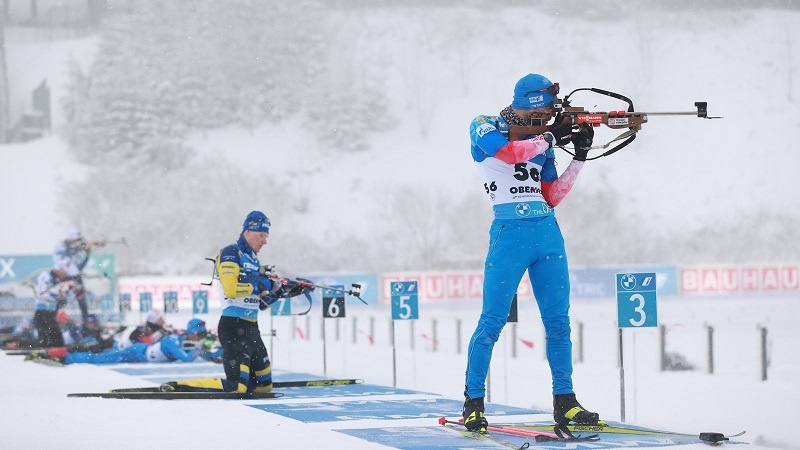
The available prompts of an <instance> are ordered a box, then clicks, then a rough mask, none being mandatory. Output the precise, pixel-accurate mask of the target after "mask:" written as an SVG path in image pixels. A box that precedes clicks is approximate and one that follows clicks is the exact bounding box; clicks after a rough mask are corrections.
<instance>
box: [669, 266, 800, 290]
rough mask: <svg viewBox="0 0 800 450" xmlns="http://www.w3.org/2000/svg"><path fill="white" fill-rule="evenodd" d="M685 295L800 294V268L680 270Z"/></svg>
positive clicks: (703, 268) (690, 268)
mask: <svg viewBox="0 0 800 450" xmlns="http://www.w3.org/2000/svg"><path fill="white" fill-rule="evenodd" d="M680 280H681V283H680V286H681V293H683V294H731V293H739V294H771V293H783V292H798V291H800V265H798V264H766V265H748V266H715V265H709V266H694V267H682V268H681V269H680Z"/></svg>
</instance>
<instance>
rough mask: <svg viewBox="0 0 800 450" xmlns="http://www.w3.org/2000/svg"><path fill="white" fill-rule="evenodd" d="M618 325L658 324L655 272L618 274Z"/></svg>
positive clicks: (637, 326) (622, 326) (636, 326)
mask: <svg viewBox="0 0 800 450" xmlns="http://www.w3.org/2000/svg"><path fill="white" fill-rule="evenodd" d="M617 325H618V326H619V328H625V327H635V328H642V327H656V326H658V316H657V308H656V274H655V273H618V274H617Z"/></svg>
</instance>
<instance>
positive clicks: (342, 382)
mask: <svg viewBox="0 0 800 450" xmlns="http://www.w3.org/2000/svg"><path fill="white" fill-rule="evenodd" d="M363 382H364V380H360V379H357V378H343V379H333V380H295V381H275V382H273V383H272V387H273V388H278V389H280V388H293V387H318V386H346V385H349V384H360V383H363ZM109 392H112V393H122V392H160V388H159V387H157V386H156V387H139V388H120V389H111V391H109Z"/></svg>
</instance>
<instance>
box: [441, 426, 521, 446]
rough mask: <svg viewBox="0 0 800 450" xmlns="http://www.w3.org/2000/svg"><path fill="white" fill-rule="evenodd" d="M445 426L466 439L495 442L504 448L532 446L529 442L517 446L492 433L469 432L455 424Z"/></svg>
mask: <svg viewBox="0 0 800 450" xmlns="http://www.w3.org/2000/svg"><path fill="white" fill-rule="evenodd" d="M444 426H445V427H446V428H449V429H451V430H453V431H455V432H456V433H458V434H460V435H462V436H464V437H467V438H470V439H475V440H478V441H484V442H486V441H488V442H494V443H496V444H499V445H502V446H503V447H507V448H513V449H514V450H523V449H527V448H530V446H531V444H530V443H528V442H525V443H524V444H522V445H517V444H515V443H513V442H509V441H506V440H505V439H502V438H500V437H498V436H495V435H493V434H490V433H481V432H479V431H469V430H467V429H466V428H464V427H460V426H456V425H453V424H450V423H445V424H444Z"/></svg>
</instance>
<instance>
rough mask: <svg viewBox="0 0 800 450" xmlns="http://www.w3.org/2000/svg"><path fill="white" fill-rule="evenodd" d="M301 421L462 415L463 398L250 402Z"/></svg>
mask: <svg viewBox="0 0 800 450" xmlns="http://www.w3.org/2000/svg"><path fill="white" fill-rule="evenodd" d="M247 406H250V407H253V408H257V409H261V410H264V411H267V412H271V413H274V414H278V415H281V416H284V417H289V418H291V419H296V420H299V421H301V422H332V421H343V420H360V419H378V420H398V419H420V418H425V417H430V418H432V419H433V418H435V419H438V418H439V417H442V416H461V408H462V406H464V402H463V401H458V400H450V399H444V398H430V399H419V400H361V401H342V402H314V403H301V404H282V403H266V404H260V405H247ZM541 413H543V411H532V410H529V409H523V408H516V407H513V406H503V405H495V404H489V405H486V415H487V416H488V415H492V416H502V415H508V414H541Z"/></svg>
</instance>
